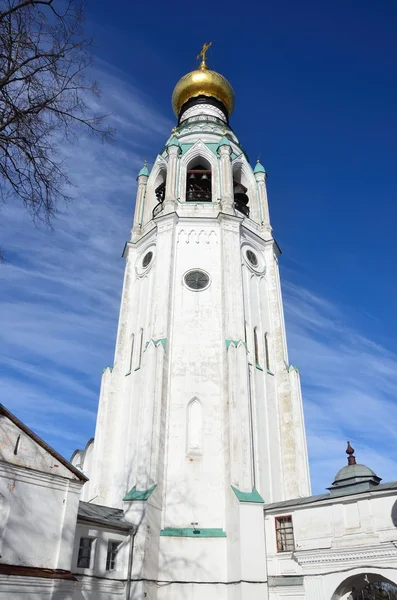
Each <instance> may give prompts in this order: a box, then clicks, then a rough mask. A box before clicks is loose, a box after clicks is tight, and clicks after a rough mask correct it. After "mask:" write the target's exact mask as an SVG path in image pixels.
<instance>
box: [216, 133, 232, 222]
mask: <svg viewBox="0 0 397 600" xmlns="http://www.w3.org/2000/svg"><path fill="white" fill-rule="evenodd" d="M223 139H224V140H225V142H223ZM231 153H232V148H231V146H230V142H229V140H228V139H226V138H222V139H221V141H220V142H219V145H218V154H219V157H220V176H221V182H222V198H221V200H222V212H225V213H228V214H234V196H233V174H232V164H231V161H230V156H231Z"/></svg>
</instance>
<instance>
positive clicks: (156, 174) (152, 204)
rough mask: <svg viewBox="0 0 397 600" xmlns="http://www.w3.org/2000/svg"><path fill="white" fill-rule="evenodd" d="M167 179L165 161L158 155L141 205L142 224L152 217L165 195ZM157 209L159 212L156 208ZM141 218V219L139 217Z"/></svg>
mask: <svg viewBox="0 0 397 600" xmlns="http://www.w3.org/2000/svg"><path fill="white" fill-rule="evenodd" d="M166 180H167V163H166V161H165V160H164V159H163V158H162V157H161V156H158V157H157V159H156V161H155V163H154V165H153V168H152V170H151V172H150V175H149V179H148V182H147V187H146V193H145V200H144V206H143V218H142V226H144V225H146V223H147V222H148V221H150V220H151V219H152V218H153V211H154V210H155V209H156V207H158V206H159V205H160V207H161V208H162V200H164V196H165V184H166ZM157 211H159V212H161V210H159V209H158V208H157ZM140 220H141V219H140Z"/></svg>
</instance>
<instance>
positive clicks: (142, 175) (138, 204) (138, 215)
mask: <svg viewBox="0 0 397 600" xmlns="http://www.w3.org/2000/svg"><path fill="white" fill-rule="evenodd" d="M148 178H149V171H148V169H147V167H146V165H145V166H144V167H143V168H142V169H141V170H140V171H139V175H138V177H137V182H138V188H137V191H136V200H135V213H134V224H133V226H132V231H131V241H133V242H135V241H136V240H137V238H138V236H139V234H140V231H141V227H142V214H143V203H144V201H145V194H146V185H147V180H148Z"/></svg>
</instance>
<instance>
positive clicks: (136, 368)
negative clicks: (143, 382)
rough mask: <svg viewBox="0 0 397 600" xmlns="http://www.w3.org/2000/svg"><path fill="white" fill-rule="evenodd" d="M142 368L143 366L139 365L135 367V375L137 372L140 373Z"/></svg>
mask: <svg viewBox="0 0 397 600" xmlns="http://www.w3.org/2000/svg"><path fill="white" fill-rule="evenodd" d="M140 368H141V365H138V366H137V367H135V369H134V373H135V371H139V369H140Z"/></svg>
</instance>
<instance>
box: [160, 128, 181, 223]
mask: <svg viewBox="0 0 397 600" xmlns="http://www.w3.org/2000/svg"><path fill="white" fill-rule="evenodd" d="M167 153H168V167H167V181H166V184H165V199H164V210H165V211H166V212H173V211H174V210H175V208H176V204H177V198H176V178H177V172H178V157H179V154H180V153H181V146H180V144H179V141H178V138H177V137H176V136H175V135H174V137H173V138H172V139H171V141H170V143H169V144H168V146H167Z"/></svg>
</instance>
